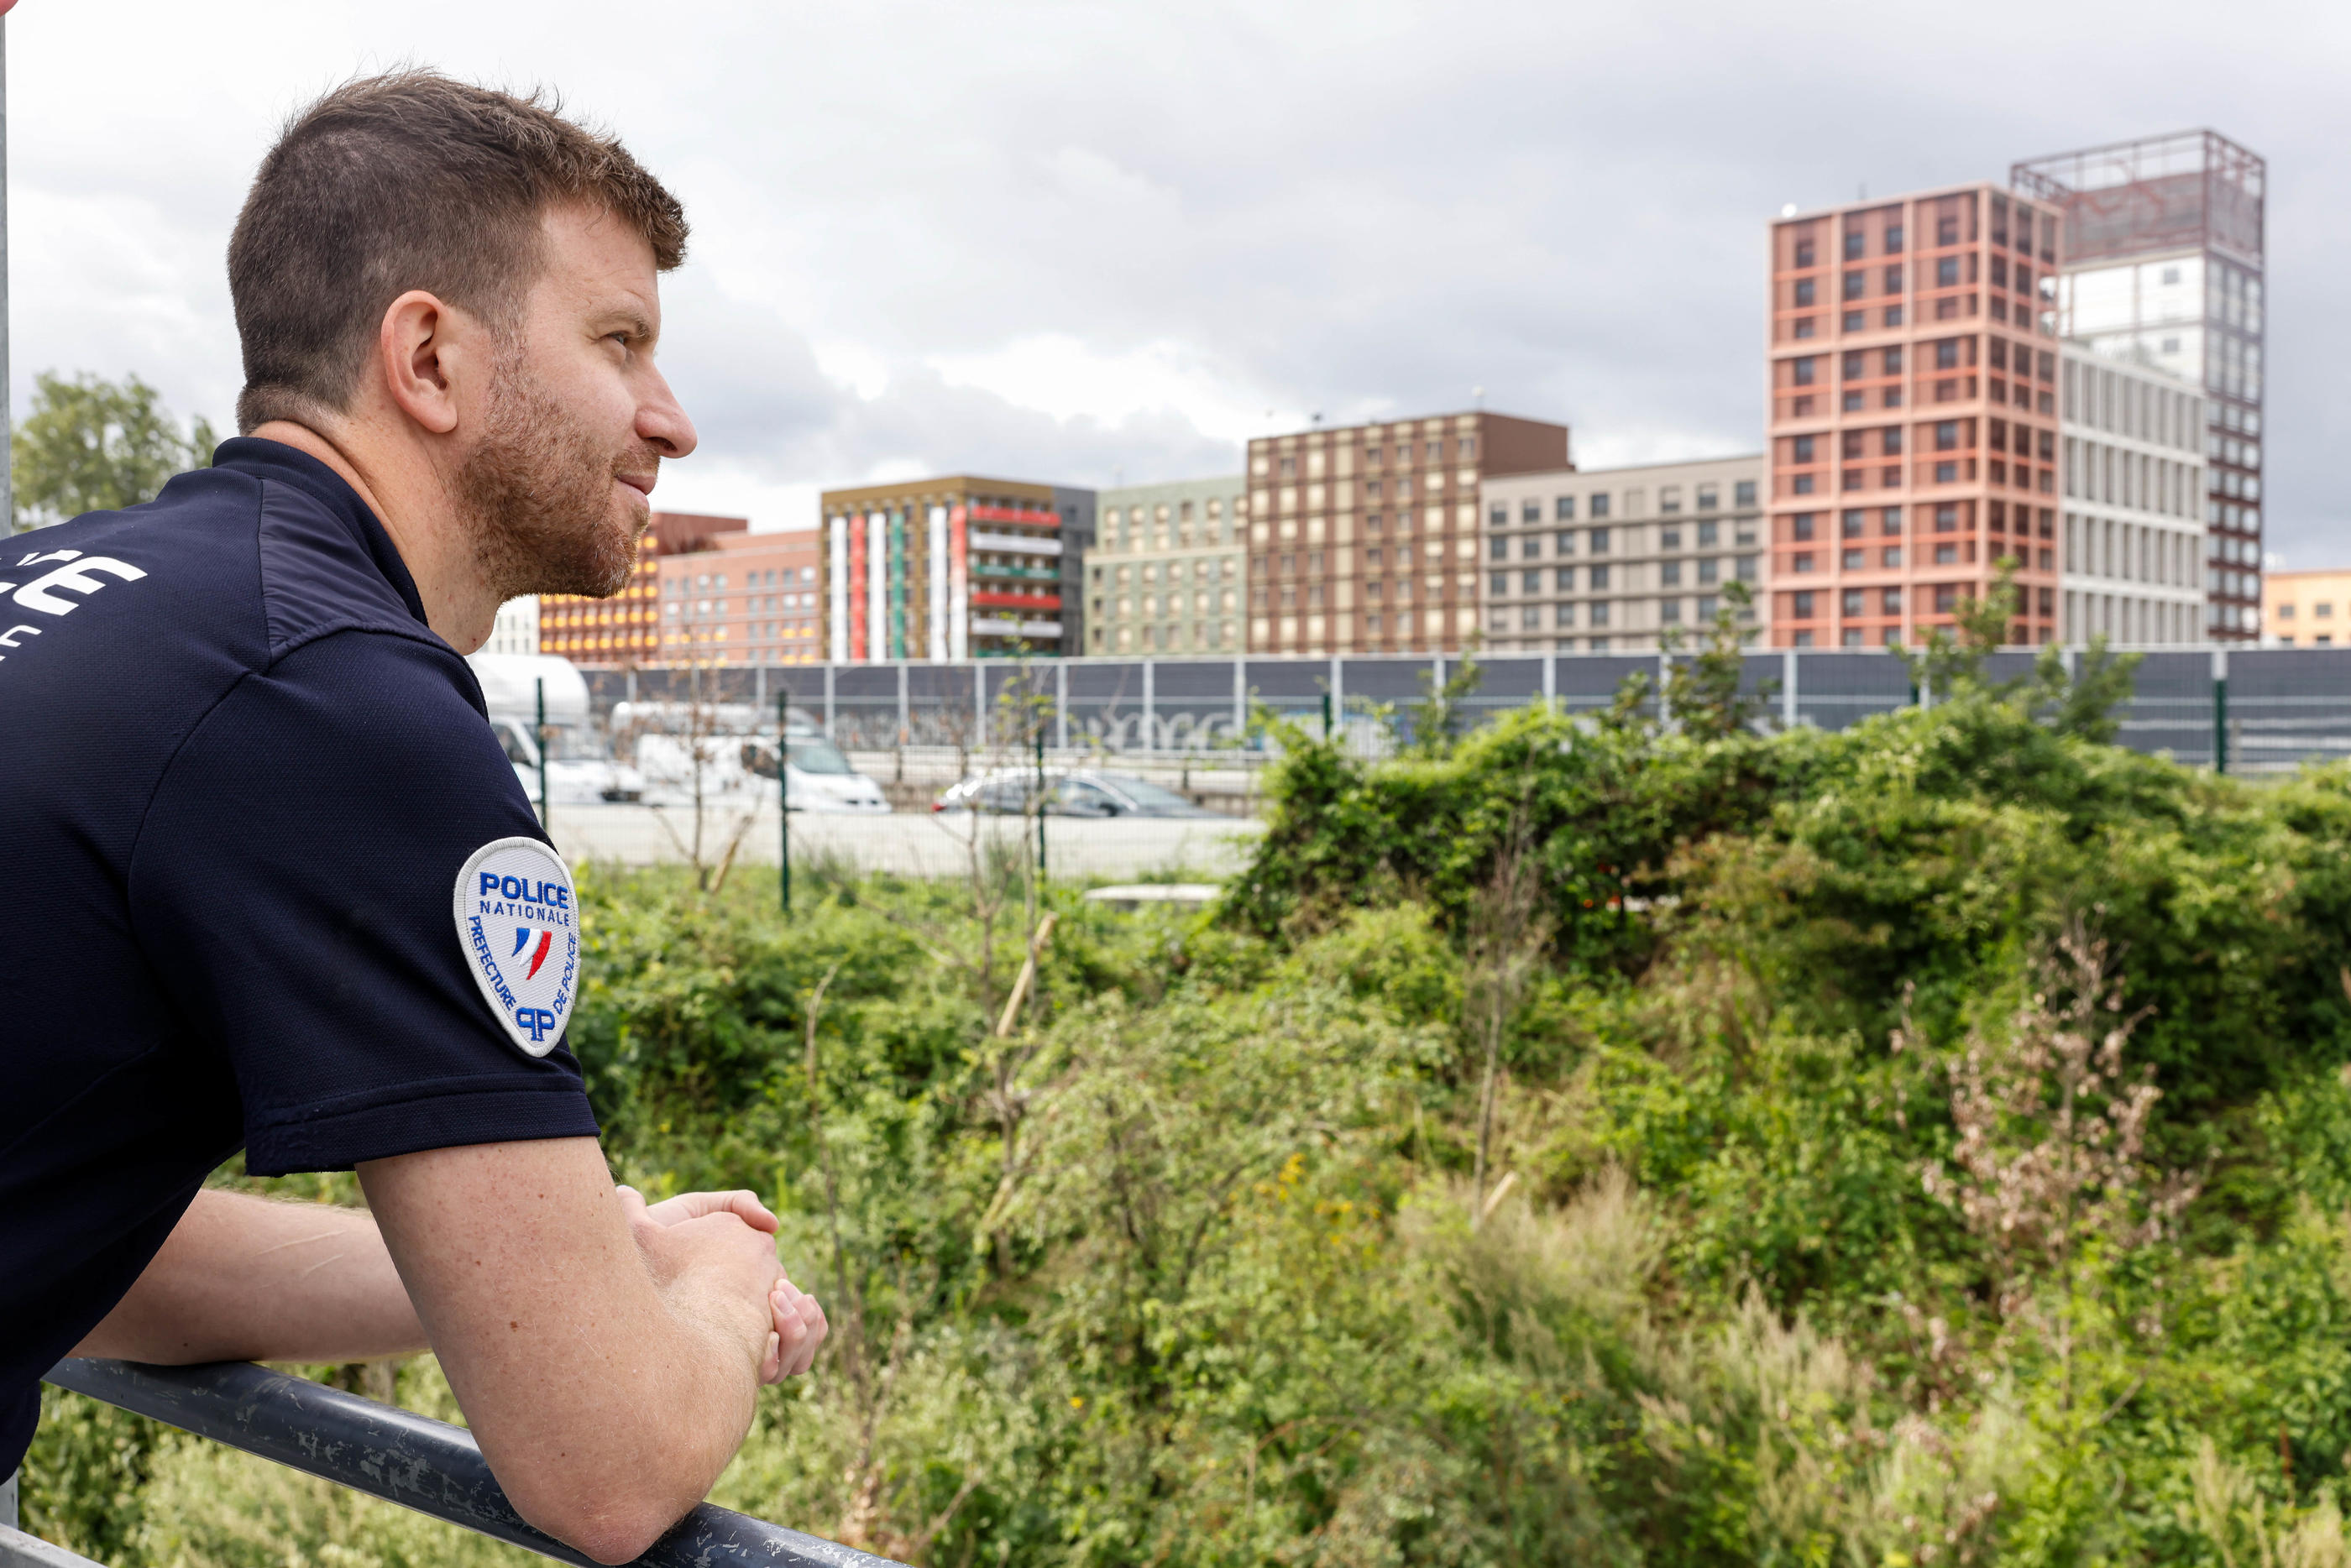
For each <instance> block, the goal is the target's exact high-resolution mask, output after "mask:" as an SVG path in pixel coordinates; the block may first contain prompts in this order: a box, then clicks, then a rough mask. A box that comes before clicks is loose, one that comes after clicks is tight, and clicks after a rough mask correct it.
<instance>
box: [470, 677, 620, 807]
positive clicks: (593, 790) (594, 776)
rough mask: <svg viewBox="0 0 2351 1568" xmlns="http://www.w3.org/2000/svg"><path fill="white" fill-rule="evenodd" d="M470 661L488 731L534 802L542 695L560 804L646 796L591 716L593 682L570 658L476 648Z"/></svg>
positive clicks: (550, 784) (550, 779)
mask: <svg viewBox="0 0 2351 1568" xmlns="http://www.w3.org/2000/svg"><path fill="white" fill-rule="evenodd" d="M465 662H466V663H467V664H470V665H472V666H473V668H474V679H475V680H478V681H480V682H481V684H482V700H483V701H484V702H485V703H486V705H487V706H488V708H489V711H490V729H491V731H492V732H494V733H495V734H496V736H497V738H498V744H499V745H500V746H501V747H503V748H504V749H505V751H506V753H507V761H508V762H509V763H513V764H514V770H515V777H517V779H519V780H521V781H522V787H523V793H525V794H528V795H529V796H530V801H531V804H532V805H539V804H540V801H539V798H538V778H539V766H538V763H539V755H538V753H539V748H538V741H537V740H536V739H535V738H534V732H536V731H537V729H538V713H539V701H540V698H541V696H542V694H543V695H544V697H545V700H546V703H547V728H548V731H549V742H548V748H547V788H548V793H549V794H552V795H553V796H554V797H555V804H556V805H594V804H596V803H599V802H605V803H614V802H622V801H634V800H641V799H643V796H644V781H643V779H642V778H640V777H639V776H638V774H637V770H636V769H634V768H632V767H630V766H627V765H626V764H624V763H618V762H615V761H614V760H613V758H612V756H611V752H610V750H609V749H608V748H607V747H606V746H605V744H604V742H603V741H602V740H601V738H600V737H599V736H598V735H597V733H596V731H595V728H594V726H593V725H592V724H590V722H589V703H588V682H587V680H586V679H585V678H584V677H583V676H581V675H580V671H579V670H577V669H576V668H574V667H573V665H572V663H571V661H570V660H569V659H561V658H558V657H557V656H555V655H553V654H549V653H475V654H470V655H468V656H467V657H466V659H465Z"/></svg>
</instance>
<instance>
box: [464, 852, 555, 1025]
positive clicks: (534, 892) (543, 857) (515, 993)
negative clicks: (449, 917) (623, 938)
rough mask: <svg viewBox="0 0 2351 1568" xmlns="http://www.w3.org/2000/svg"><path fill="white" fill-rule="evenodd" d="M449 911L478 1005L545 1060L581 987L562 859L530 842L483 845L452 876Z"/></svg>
mask: <svg viewBox="0 0 2351 1568" xmlns="http://www.w3.org/2000/svg"><path fill="white" fill-rule="evenodd" d="M455 909H456V916H457V940H458V941H459V943H460V944H462V945H463V946H464V948H465V959H466V962H467V965H468V967H469V968H471V969H472V970H473V971H474V980H475V983H476V984H478V985H479V986H480V987H481V988H482V998H483V1000H484V1001H486V1002H488V1003H489V1004H490V1011H491V1012H495V1013H496V1014H497V1015H498V1022H499V1023H501V1024H503V1025H505V1026H506V1032H507V1037H508V1038H510V1039H511V1040H513V1041H514V1043H515V1044H516V1046H517V1048H518V1049H520V1050H521V1052H522V1053H523V1054H524V1055H526V1056H544V1055H546V1054H548V1053H549V1051H552V1050H554V1049H555V1043H556V1042H557V1041H558V1040H559V1039H561V1038H562V1036H563V1026H564V1025H565V1024H566V1023H569V1021H570V1018H571V1003H572V999H573V998H574V997H575V996H576V995H578V993H579V984H580V911H579V909H578V907H577V904H576V901H575V899H574V898H573V897H572V890H571V873H570V872H569V870H567V869H566V868H565V867H564V864H563V859H562V857H560V856H559V855H557V854H556V853H555V851H554V850H553V849H550V848H549V847H548V846H546V845H545V844H542V843H540V842H539V841H538V839H536V838H500V839H495V840H493V841H492V842H490V843H488V844H485V845H483V846H481V847H480V848H479V849H476V850H475V851H474V853H473V854H472V855H471V856H470V857H467V859H466V861H465V868H464V869H463V870H461V871H459V872H458V873H457V887H456V893H455Z"/></svg>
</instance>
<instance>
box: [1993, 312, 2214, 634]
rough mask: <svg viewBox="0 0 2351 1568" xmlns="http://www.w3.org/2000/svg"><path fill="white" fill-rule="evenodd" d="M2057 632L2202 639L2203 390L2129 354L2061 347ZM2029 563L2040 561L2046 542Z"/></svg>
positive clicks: (2044, 563)
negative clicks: (2061, 552)
mask: <svg viewBox="0 0 2351 1568" xmlns="http://www.w3.org/2000/svg"><path fill="white" fill-rule="evenodd" d="M2060 406H2061V407H2062V408H2063V409H2064V421H2063V424H2062V425H2061V427H2060V429H2061V431H2062V433H2063V436H2064V448H2063V452H2062V459H2063V461H2062V462H2060V464H2059V475H2060V484H2059V489H2060V490H2061V492H2062V493H2063V494H2064V524H2063V526H2062V529H2061V533H2062V534H2063V540H2062V548H2063V549H2064V574H2063V580H2064V596H2063V599H2062V610H2061V614H2060V618H2059V622H2058V628H2057V635H2058V637H2059V638H2060V639H2062V640H2064V641H2065V642H2071V643H2085V642H2087V641H2089V640H2090V639H2092V638H2094V637H2104V638H2105V639H2106V640H2108V641H2109V642H2126V643H2192V642H2203V641H2206V640H2208V639H2209V636H2210V634H2209V632H2208V630H2207V628H2206V620H2207V617H2206V614H2205V607H2204V605H2205V597H2206V596H2205V581H2204V578H2205V568H2204V555H2205V537H2206V526H2205V521H2204V512H2205V483H2206V480H2205V472H2204V441H2205V426H2206V419H2207V411H2206V409H2205V400H2204V397H2203V394H2202V392H2201V391H2200V390H2199V389H2197V388H2196V387H2195V386H2193V385H2191V384H2190V383H2189V382H2187V381H2183V380H2181V379H2179V378H2178V377H2176V376H2172V375H2168V374H2167V373H2165V372H2164V371H2162V370H2159V369H2156V368H2154V367H2153V366H2152V365H2149V364H2146V363H2143V362H2137V361H2135V360H2134V359H2116V358H2108V357H2106V356H2105V355H2103V354H2100V353H2096V352H2094V351H2093V350H2092V349H2090V348H2087V347H2085V346H2084V345H2081V344H2078V343H2068V344H2066V345H2065V348H2064V395H2063V400H2062V402H2061V405H2060ZM2033 546H2037V547H2038V551H2039V554H2038V555H2037V556H2035V557H2034V558H2033V559H2032V561H2030V562H2029V563H2027V564H2028V565H2031V566H2034V567H2036V568H2037V569H2039V570H2042V571H2044V572H2045V571H2046V570H2047V569H2048V567H2049V565H2050V561H2049V559H2048V556H2049V554H2050V547H2049V546H2048V545H2044V544H2041V543H2040V542H2039V541H2032V542H2031V545H2027V544H2025V543H2024V542H2022V541H2020V542H2019V545H2017V546H2015V547H2018V548H2029V547H2033Z"/></svg>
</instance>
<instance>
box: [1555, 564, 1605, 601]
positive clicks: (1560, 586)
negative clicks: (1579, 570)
mask: <svg viewBox="0 0 2351 1568" xmlns="http://www.w3.org/2000/svg"><path fill="white" fill-rule="evenodd" d="M1601 569H1602V570H1603V571H1605V570H1607V568H1606V567H1602V568H1601ZM1552 581H1553V582H1554V584H1556V587H1555V589H1554V591H1555V592H1558V593H1562V594H1572V593H1573V592H1574V591H1575V568H1574V567H1573V566H1562V567H1560V568H1559V570H1558V572H1557V573H1556V574H1555V575H1554V576H1553V578H1552Z"/></svg>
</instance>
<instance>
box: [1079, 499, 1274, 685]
mask: <svg viewBox="0 0 2351 1568" xmlns="http://www.w3.org/2000/svg"><path fill="white" fill-rule="evenodd" d="M1246 493H1247V486H1246V483H1245V481H1244V480H1243V478H1242V476H1241V475H1239V474H1238V473H1236V474H1233V475H1231V476H1230V477H1228V478H1224V479H1192V480H1184V481H1181V482H1179V483H1173V484H1138V485H1130V486H1127V487H1125V488H1123V489H1119V490H1105V491H1103V492H1102V493H1101V494H1100V495H1098V496H1097V497H1096V498H1095V499H1096V500H1097V501H1098V502H1099V503H1100V508H1099V510H1100V515H1101V524H1100V527H1099V531H1098V533H1097V535H1096V537H1095V541H1094V547H1093V548H1092V550H1090V551H1088V552H1087V554H1086V557H1085V563H1084V566H1085V583H1086V643H1085V650H1086V651H1087V652H1088V653H1100V654H1118V653H1134V652H1162V653H1174V652H1178V651H1181V652H1185V653H1237V652H1238V651H1239V650H1240V649H1241V647H1242V642H1241V616H1242V608H1241V606H1242V601H1243V597H1244V596H1245V595H1246V593H1247V592H1248V588H1247V584H1246V578H1247V576H1248V568H1249V546H1248V545H1247V543H1246V536H1247V529H1248V522H1247V517H1246V514H1247V511H1248V506H1247V503H1246V501H1245V499H1244V497H1245V495H1246Z"/></svg>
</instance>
